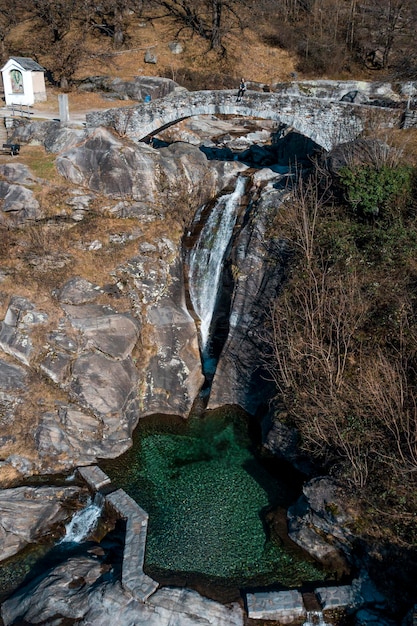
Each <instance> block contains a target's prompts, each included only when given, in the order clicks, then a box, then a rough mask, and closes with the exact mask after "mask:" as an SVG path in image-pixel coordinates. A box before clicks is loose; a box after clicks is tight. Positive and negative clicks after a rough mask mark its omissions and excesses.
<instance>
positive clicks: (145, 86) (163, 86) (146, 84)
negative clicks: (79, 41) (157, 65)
mask: <svg viewBox="0 0 417 626" xmlns="http://www.w3.org/2000/svg"><path fill="white" fill-rule="evenodd" d="M79 90H80V91H104V92H108V93H109V94H110V95H111V96H113V97H119V98H120V99H125V98H131V99H132V100H139V101H140V100H144V99H145V97H146V96H150V97H151V99H152V100H156V99H157V98H163V97H164V96H167V95H168V94H169V93H172V92H176V91H184V87H180V85H178V83H176V82H175V81H173V80H171V79H170V78H163V77H161V76H135V77H134V78H133V80H129V81H127V80H122V79H120V78H115V79H110V78H109V77H108V76H91V77H90V78H87V79H86V80H85V81H84V82H83V83H81V85H80V87H79Z"/></svg>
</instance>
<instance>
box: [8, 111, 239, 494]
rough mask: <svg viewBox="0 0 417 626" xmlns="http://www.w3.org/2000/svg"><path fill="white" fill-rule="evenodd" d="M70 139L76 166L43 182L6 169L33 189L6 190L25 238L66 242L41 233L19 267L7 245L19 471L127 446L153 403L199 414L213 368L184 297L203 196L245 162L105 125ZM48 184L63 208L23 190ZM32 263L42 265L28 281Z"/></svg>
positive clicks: (11, 465) (12, 470)
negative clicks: (188, 236)
mask: <svg viewBox="0 0 417 626" xmlns="http://www.w3.org/2000/svg"><path fill="white" fill-rule="evenodd" d="M31 126H32V128H31V130H30V132H29V131H26V132H27V133H28V136H29V137H30V138H31V140H32V141H33V140H34V139H35V138H36V136H38V138H39V137H40V138H41V140H42V141H44V142H45V141H46V140H45V137H46V135H47V137H48V146H49V147H51V146H55V147H56V146H57V145H58V144H59V147H60V148H61V149H62V142H61V138H62V129H60V128H59V126H58V125H56V126H55V127H54V126H53V125H51V123H47V132H46V131H45V128H44V127H43V126H39V125H38V128H36V125H31ZM54 128H55V131H54ZM54 132H55V135H54ZM64 144H65V142H64ZM66 145H67V146H68V147H67V149H66V150H65V149H64V150H61V152H60V154H59V156H58V157H57V158H56V167H57V169H58V172H59V173H60V174H61V177H62V178H61V177H55V178H54V180H53V181H51V182H48V181H45V180H43V181H40V180H39V179H38V178H37V177H36V176H35V175H34V174H32V173H31V172H30V170H29V169H27V168H24V170H21V168H19V167H8V168H7V169H6V170H4V176H5V178H6V182H5V183H4V186H7V185H8V186H9V187H11V186H13V187H16V188H17V189H18V190H22V193H20V194H18V195H17V196H16V197H18V200H17V201H16V203H15V204H14V205H13V207H12V208H13V210H12V211H11V209H10V206H9V204H10V202H6V201H5V202H4V203H3V205H2V212H1V217H2V220H3V221H4V222H5V223H6V224H7V227H8V228H9V229H13V228H14V227H15V226H16V225H19V226H20V228H21V230H20V231H19V235H16V241H23V239H24V238H25V233H29V232H31V233H32V235H33V233H36V237H37V238H38V237H40V235H41V234H42V235H44V234H45V233H46V232H47V233H48V237H50V238H51V240H53V238H54V236H53V235H52V234H51V230H52V231H53V232H54V233H56V238H57V241H61V239H58V237H61V236H62V242H63V245H62V246H61V249H59V244H55V249H54V251H53V253H50V254H49V250H48V251H47V250H46V244H45V243H44V244H43V245H42V246H41V247H40V248H39V245H38V248H39V249H38V248H37V250H36V254H35V253H33V254H32V252H31V253H30V254H29V253H27V254H26V253H25V255H24V256H23V257H22V255H19V257H17V256H16V263H15V265H14V266H12V255H9V256H8V257H7V255H5V256H4V261H3V271H2V285H1V286H2V293H1V298H2V299H1V302H2V304H3V307H4V308H3V310H4V315H3V321H2V322H1V323H0V349H1V352H0V365H1V367H0V386H1V403H2V425H3V426H4V429H3V433H2V437H1V440H0V452H1V455H2V458H3V459H4V460H3V461H1V463H0V477H2V479H3V480H4V481H6V482H7V481H8V480H11V479H13V478H18V477H19V476H22V475H30V474H32V473H38V472H42V473H44V472H48V473H49V472H56V471H62V470H68V469H69V468H71V467H73V466H76V465H80V464H88V463H91V462H94V461H95V460H96V459H97V458H98V457H115V456H117V455H119V454H121V453H122V452H123V451H124V450H126V449H127V447H129V446H130V445H131V435H132V432H133V429H134V427H135V425H136V423H137V420H138V419H139V418H140V417H141V416H144V415H148V414H151V413H155V412H158V413H171V414H180V415H183V416H187V415H188V413H189V411H190V409H191V406H192V403H193V402H194V399H195V397H196V396H197V394H198V392H199V389H200V387H201V384H202V382H203V376H202V373H201V363H200V355H199V349H198V340H197V330H196V326H195V323H194V320H193V319H192V317H191V315H190V313H189V311H188V310H187V307H186V304H185V297H184V276H183V268H182V261H181V238H182V234H183V229H184V225H185V224H186V223H187V222H188V221H189V220H190V219H191V215H192V213H193V212H194V210H195V209H196V206H199V205H200V204H201V203H203V202H205V201H206V200H208V199H210V198H212V197H213V196H215V195H216V194H217V193H218V192H219V191H220V190H221V189H222V188H223V187H224V186H227V185H228V184H229V183H230V181H231V180H233V178H234V177H235V176H236V174H237V172H238V171H240V170H242V169H245V166H243V165H241V164H237V163H232V162H229V163H221V162H219V163H212V162H211V163H210V162H208V161H207V159H206V157H205V155H204V154H203V153H202V152H201V151H200V150H199V149H198V148H197V147H194V146H189V145H186V144H175V145H173V146H172V147H169V148H164V149H163V150H160V151H157V150H154V149H153V148H151V147H149V146H147V145H145V144H140V145H136V144H133V143H132V142H130V141H129V140H128V139H122V138H118V137H115V136H113V135H112V134H111V133H109V132H108V131H105V130H104V129H97V130H96V131H95V132H94V133H92V135H89V136H87V137H80V136H79V135H78V136H77V135H75V136H73V135H69V134H67V136H66ZM34 185H37V186H43V187H44V192H43V193H44V194H46V193H48V192H49V191H51V190H54V189H55V194H56V195H58V194H59V198H58V199H55V197H54V202H56V207H53V208H51V207H49V208H48V211H45V208H44V207H42V208H41V209H39V211H38V213H36V214H34V213H31V212H28V211H27V210H26V205H25V204H24V203H23V204H22V201H21V198H24V197H25V196H24V193H23V192H25V191H26V190H29V191H30V193H31V194H32V196H33V197H34V199H35V200H36V199H37V198H36V195H38V197H39V193H40V192H39V191H38V192H37V194H36V192H35V191H33V189H34ZM58 189H59V192H58V191H57V190H58ZM28 206H29V205H28ZM30 206H31V205H30ZM58 207H59V208H58ZM63 207H64V208H63ZM51 213H52V215H51ZM40 218H42V221H40ZM36 220H37V221H36ZM92 220H93V221H94V223H95V224H98V228H97V230H95V232H94V235H95V238H93V240H91V239H92V237H91V234H90V233H91V230H92V225H91V221H92ZM101 223H102V224H103V225H104V224H107V226H102V227H100V224H101ZM9 232H10V231H9ZM16 232H17V231H16ZM77 232H79V233H80V235H79V236H77ZM31 241H32V240H31V239H30V238H29V239H28V242H29V243H30V242H31ZM29 243H28V245H29ZM38 243H39V242H38ZM32 244H33V241H32V243H31V244H30V245H32ZM20 245H24V244H22V243H20ZM25 245H26V244H25ZM48 245H49V244H48ZM51 246H52V243H51ZM32 247H33V246H32ZM64 247H65V251H64V250H63V248H64ZM23 271H26V272H28V271H29V272H30V273H31V274H30V281H29V282H28V283H27V285H26V286H25V288H22V287H21V286H20V285H21V284H22V282H21V279H20V276H21V272H23ZM31 281H34V282H31ZM31 284H33V285H34V286H33V288H31V287H30V285H31ZM19 389H20V390H19ZM39 396H41V397H39Z"/></svg>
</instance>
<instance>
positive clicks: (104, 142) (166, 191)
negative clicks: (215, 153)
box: [57, 128, 245, 218]
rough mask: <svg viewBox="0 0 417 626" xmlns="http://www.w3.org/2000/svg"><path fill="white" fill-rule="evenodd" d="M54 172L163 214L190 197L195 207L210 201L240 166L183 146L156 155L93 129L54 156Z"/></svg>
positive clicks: (173, 147)
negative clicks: (208, 157) (55, 162)
mask: <svg viewBox="0 0 417 626" xmlns="http://www.w3.org/2000/svg"><path fill="white" fill-rule="evenodd" d="M57 168H58V171H59V172H60V173H61V174H62V175H63V176H64V177H65V178H67V179H68V180H70V181H71V182H72V183H74V184H77V185H82V186H84V187H88V188H89V189H90V190H92V191H100V192H101V193H105V194H107V195H109V196H111V197H113V198H126V199H130V200H131V199H133V200H134V201H137V202H140V203H141V204H142V206H143V205H149V204H153V205H156V206H155V209H156V210H159V212H160V213H161V214H162V215H163V214H165V213H167V212H169V211H170V210H173V208H174V206H175V205H176V204H178V203H179V202H180V201H181V202H182V205H185V207H188V206H189V204H190V201H192V199H194V198H195V200H194V202H195V205H196V204H197V202H199V203H203V202H205V201H206V200H208V199H209V198H212V197H213V196H215V195H216V194H217V193H218V192H219V191H220V189H222V188H223V187H225V186H227V185H228V184H229V182H230V181H231V180H232V179H233V177H234V176H236V174H237V172H239V171H240V170H242V169H245V166H243V165H239V164H237V163H221V162H219V163H214V164H213V162H210V163H209V162H208V161H207V159H206V157H205V155H204V154H203V153H202V152H201V151H200V150H199V149H198V148H197V147H195V146H190V145H188V144H174V145H173V146H170V147H168V148H164V149H163V150H160V151H159V150H155V149H154V148H152V147H150V146H148V145H146V144H144V143H140V144H135V143H133V142H129V141H126V140H125V139H122V138H120V137H117V136H116V135H114V134H112V133H111V132H110V131H109V130H106V129H104V128H97V129H96V130H94V131H92V132H91V134H90V135H89V137H88V138H87V140H86V141H85V142H84V143H82V144H79V145H77V146H76V147H74V148H72V149H71V150H68V151H66V152H64V153H62V154H61V155H60V156H58V158H57ZM182 205H181V206H182ZM178 208H180V207H178ZM178 208H177V209H176V210H177V211H178ZM155 209H154V210H155ZM182 210H183V211H184V206H182ZM185 217H186V218H187V217H188V213H187V212H185Z"/></svg>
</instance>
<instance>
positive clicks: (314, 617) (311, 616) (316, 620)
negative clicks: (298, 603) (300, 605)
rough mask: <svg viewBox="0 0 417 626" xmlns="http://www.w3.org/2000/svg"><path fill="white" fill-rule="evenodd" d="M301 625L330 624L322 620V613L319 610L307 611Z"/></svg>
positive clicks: (329, 625)
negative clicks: (305, 618)
mask: <svg viewBox="0 0 417 626" xmlns="http://www.w3.org/2000/svg"><path fill="white" fill-rule="evenodd" d="M303 626H332V625H331V624H329V623H328V622H325V621H324V615H323V613H322V612H321V611H307V620H306V621H305V622H304V624H303Z"/></svg>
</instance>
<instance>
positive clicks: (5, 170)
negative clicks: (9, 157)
mask: <svg viewBox="0 0 417 626" xmlns="http://www.w3.org/2000/svg"><path fill="white" fill-rule="evenodd" d="M0 175H1V176H4V178H7V180H8V181H9V182H11V183H19V184H20V185H34V184H35V183H36V182H37V180H38V179H37V178H36V176H34V175H33V174H32V172H31V171H30V169H29V168H28V167H27V165H24V164H23V163H3V164H1V165H0Z"/></svg>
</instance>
